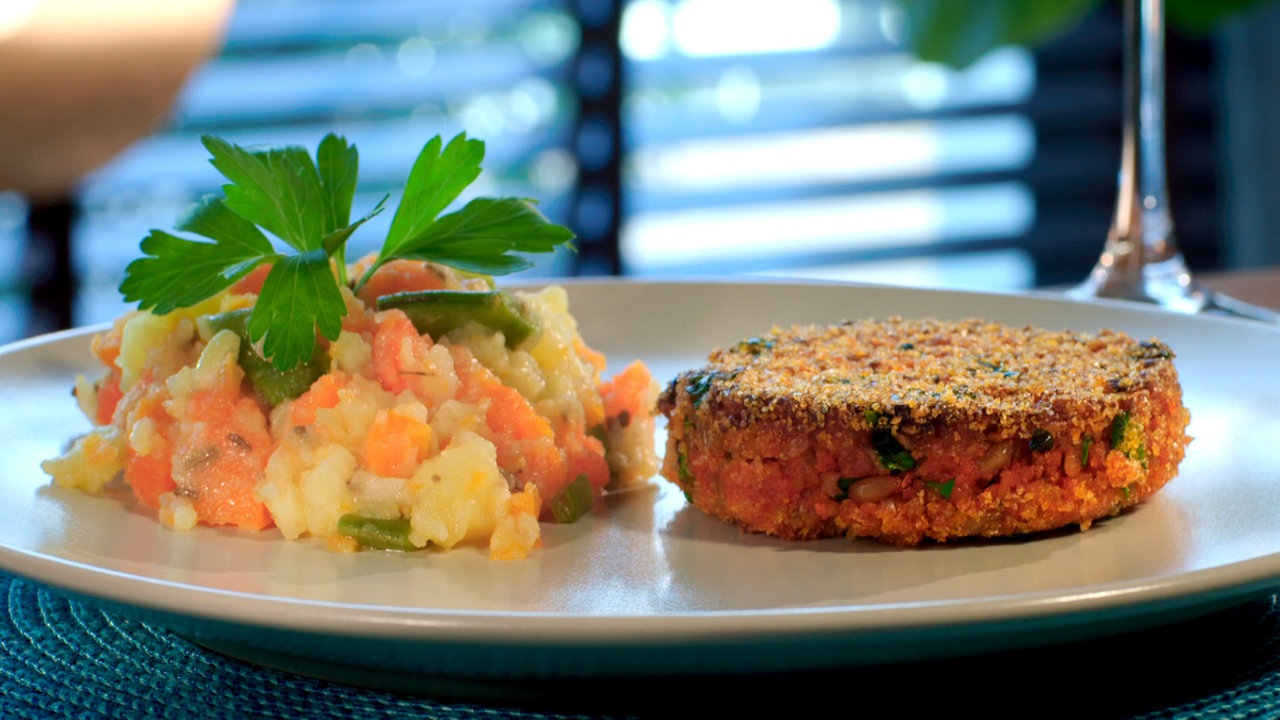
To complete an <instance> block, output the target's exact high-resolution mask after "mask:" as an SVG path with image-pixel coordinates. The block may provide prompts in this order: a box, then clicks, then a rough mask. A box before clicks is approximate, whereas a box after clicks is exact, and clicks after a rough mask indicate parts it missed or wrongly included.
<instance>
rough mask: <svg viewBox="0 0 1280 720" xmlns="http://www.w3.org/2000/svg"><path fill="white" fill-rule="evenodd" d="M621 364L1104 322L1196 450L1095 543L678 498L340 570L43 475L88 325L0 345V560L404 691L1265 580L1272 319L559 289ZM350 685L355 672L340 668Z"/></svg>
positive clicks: (1010, 619) (977, 298)
mask: <svg viewBox="0 0 1280 720" xmlns="http://www.w3.org/2000/svg"><path fill="white" fill-rule="evenodd" d="M569 290H570V297H571V307H572V310H573V311H574V313H575V314H576V315H577V317H578V318H579V321H580V325H581V330H582V333H583V335H584V336H585V337H586V338H587V340H588V342H589V343H590V344H592V345H593V346H595V347H596V348H598V349H600V350H602V351H604V352H606V353H607V354H608V356H609V359H610V366H611V368H613V369H618V368H621V367H623V366H624V365H625V364H626V363H627V362H629V361H630V360H632V359H634V358H643V359H644V360H646V361H647V362H648V363H649V364H650V367H651V368H652V369H653V370H654V372H655V374H656V375H657V376H658V377H659V378H660V379H662V380H666V379H667V378H669V377H671V376H672V375H674V373H675V372H677V371H678V370H680V369H683V368H687V367H692V366H695V365H698V364H701V362H702V360H703V358H705V356H706V354H707V352H708V351H710V350H711V349H712V348H713V347H715V346H717V345H722V344H727V343H731V342H733V341H735V340H738V339H740V338H743V337H747V336H751V335H755V334H758V333H760V332H763V331H765V330H768V329H769V328H770V327H771V326H772V325H774V324H784V323H791V322H821V323H825V322H835V321H838V320H842V319H845V318H854V317H865V316H881V317H883V316H888V315H903V316H926V315H928V316H935V317H944V318H959V317H966V316H981V317H987V318H991V319H996V320H1001V321H1004V322H1009V323H1018V324H1022V323H1033V324H1036V325H1040V326H1043V327H1049V328H1073V329H1079V330H1090V331H1093V330H1097V329H1099V328H1102V327H1111V328H1115V329H1118V330H1123V331H1127V332H1129V333H1131V334H1134V335H1137V336H1141V337H1143V338H1146V337H1150V336H1158V337H1159V338H1160V339H1162V340H1164V341H1166V342H1167V343H1169V344H1170V345H1171V346H1172V347H1173V348H1174V350H1175V351H1176V352H1177V354H1178V357H1177V361H1176V362H1177V365H1178V368H1179V371H1180V373H1181V376H1182V380H1183V386H1184V390H1185V401H1186V404H1187V405H1188V407H1190V408H1191V411H1192V418H1193V419H1192V426H1191V430H1190V433H1191V434H1192V435H1193V436H1194V437H1195V440H1194V442H1193V443H1192V444H1191V446H1190V449H1189V452H1188V454H1187V458H1186V461H1185V462H1184V464H1183V466H1182V471H1181V474H1180V476H1179V477H1178V478H1177V479H1175V480H1174V481H1173V482H1172V483H1171V484H1170V485H1169V486H1168V487H1167V488H1166V489H1165V490H1164V491H1163V492H1162V493H1161V494H1160V495H1158V496H1157V497H1156V498H1155V499H1154V500H1152V501H1151V502H1149V503H1146V504H1144V505H1143V506H1141V507H1139V508H1137V509H1136V510H1135V511H1133V512H1129V513H1126V514H1124V515H1122V516H1120V517H1117V518H1113V519H1110V520H1107V521H1104V522H1100V523H1098V524H1096V525H1095V527H1094V528H1093V529H1092V530H1089V531H1088V532H1084V533H1080V532H1063V533H1057V534H1052V535H1049V536H1044V537H1039V538H1035V539H1023V540H1016V541H1008V542H991V543H956V544H952V545H945V546H937V547H926V548H920V549H902V548H897V547H887V546H883V545H879V544H876V543H873V542H846V541H842V540H833V541H822V542H810V543H788V542H781V541H777V540H773V539H769V538H764V537H759V536H750V535H744V534H742V533H740V532H739V531H738V530H737V529H735V528H733V527H731V526H728V525H725V524H722V523H720V522H719V521H716V520H713V519H711V518H708V517H706V516H703V515H702V514H700V513H699V512H697V511H695V510H692V509H691V508H688V507H686V505H685V503H684V499H683V497H682V496H681V494H680V493H679V491H677V490H675V489H674V488H673V487H672V486H670V485H668V484H666V483H665V482H662V481H655V484H654V485H653V486H652V487H651V488H647V489H643V490H640V491H634V492H628V493H624V494H621V495H618V496H615V497H613V498H611V499H610V501H609V502H608V506H609V507H608V511H607V513H601V512H597V513H596V514H595V515H592V516H590V517H587V518H584V519H583V520H582V521H580V522H578V523H577V524H574V525H571V526H551V527H547V528H546V532H545V536H544V545H543V547H542V548H541V549H540V550H538V551H537V552H536V553H535V554H534V555H533V557H531V558H530V559H528V560H526V561H520V562H507V563H500V562H490V561H489V560H487V559H486V558H485V556H484V553H483V551H481V550H478V549H463V550H457V551H454V552H450V553H444V554H439V553H431V552H426V553H416V554H407V555H397V554H380V553H376V552H365V553H359V554H356V555H336V554H331V553H329V552H327V551H326V550H324V549H323V547H322V546H321V545H320V544H319V543H311V542H284V541H283V540H281V539H280V537H279V536H278V535H277V534H276V533H274V532H265V533H260V534H241V533H237V532H231V531H226V530H214V529H199V530H196V531H194V532H189V533H183V532H174V531H170V530H167V529H165V528H163V527H162V526H160V524H159V523H158V522H157V521H156V520H155V518H154V517H153V516H152V515H151V514H150V513H148V512H144V511H140V510H137V509H133V508H132V506H131V505H130V504H128V503H126V502H122V501H121V499H120V498H111V497H94V496H88V495H84V494H80V493H76V492H70V491H62V490H60V489H56V488H52V487H49V486H48V483H47V478H46V477H45V476H44V475H43V474H42V473H41V471H40V470H39V467H38V463H39V462H40V460H42V459H43V458H45V457H48V456H50V455H53V454H55V453H56V452H57V451H58V450H59V448H60V446H62V445H63V444H64V443H65V442H66V441H68V440H69V439H70V438H72V437H73V436H74V435H76V434H77V433H80V432H82V431H84V430H85V429H87V427H88V425H87V422H86V421H85V420H84V419H83V418H82V417H81V416H80V415H79V413H78V411H77V410H76V408H75V407H74V404H73V401H72V398H71V395H70V388H71V382H72V378H73V377H74V375H75V374H76V373H77V372H85V371H90V372H92V371H93V370H92V368H93V364H92V361H91V360H90V358H89V354H88V344H89V335H88V334H87V333H85V332H72V333H66V334H61V335H56V336H51V337H48V338H44V339H37V340H34V341H28V342H23V343H19V344H17V345H13V346H10V347H9V348H7V349H6V350H5V351H4V352H3V354H0V408H2V410H3V411H2V412H0V436H2V437H4V438H5V446H6V451H5V452H4V454H3V456H2V457H0V469H2V471H3V477H4V480H5V481H4V483H3V484H2V485H0V507H2V508H3V513H4V518H5V519H4V522H2V523H0V567H2V568H4V569H6V570H9V571H11V572H14V573H17V574H19V575H24V576H27V577H30V578H34V579H36V580H39V581H42V582H45V583H48V584H51V585H54V586H58V587H61V588H64V589H67V590H70V591H72V592H74V593H76V594H78V595H80V596H83V597H86V598H88V599H90V600H91V601H94V602H98V603H102V604H104V605H106V606H108V607H110V608H112V609H115V610H120V611H124V612H127V613H130V614H132V615H135V616H138V617H142V618H145V619H148V620H151V621H155V622H159V623H162V624H165V625H167V626H169V627H172V628H175V629H176V630H178V631H179V632H182V633H184V634H187V635H189V636H192V637H194V638H196V639H198V640H199V641H201V642H204V643H206V644H209V645H212V646H214V647H217V648H221V649H224V650H227V651H230V652H232V653H235V654H240V655H243V656H247V657H250V658H252V659H256V660H259V661H265V662H271V663H275V664H283V665H286V666H291V667H298V668H302V669H304V670H309V671H313V672H321V673H322V674H323V673H324V672H325V668H328V669H329V670H333V669H335V668H337V669H338V672H339V674H341V675H342V676H343V677H346V678H348V679H355V680H357V681H370V682H379V683H381V684H386V682H387V680H388V679H389V678H400V679H401V680H407V681H408V682H409V683H410V684H412V682H413V679H414V678H423V677H427V676H435V677H442V676H443V677H454V678H471V679H479V680H493V679H507V680H515V679H521V678H530V679H537V678H560V679H564V678H570V677H574V676H579V675H586V676H623V675H630V674H638V673H640V674H673V673H677V674H699V673H725V672H739V671H740V672H757V671H770V670H783V669H804V668H810V667H824V666H835V665H850V664H860V663H877V662H885V661H897V660H911V659H923V658H936V657H941V656H947V655H956V654H963V653H971V652H976V651H979V650H991V649H998V648H1006V647H1014V646H1023V645H1029V644H1042V643H1051V642H1055V641H1059V640H1063V639H1067V638H1081V637H1087V636H1097V635H1101V634H1106V633H1111V632H1115V631H1119V630H1121V629H1132V628H1134V627H1138V626H1148V625H1154V624H1157V623H1162V622H1167V621H1169V620H1172V619H1176V618H1181V617H1187V616H1191V615H1194V614H1197V613H1203V612H1207V611H1209V610H1213V609H1216V608H1218V607H1221V606H1223V605H1225V604H1228V603H1233V602H1239V601H1242V600H1246V599H1249V598H1252V597H1254V596H1257V595H1259V594H1261V593H1263V592H1266V591H1268V590H1269V589H1271V588H1273V587H1275V586H1278V585H1280V554H1277V550H1280V450H1277V448H1278V447H1280V330H1277V329H1276V328H1270V327H1264V326H1262V325H1259V324H1252V323H1247V322H1242V321H1233V320H1227V319H1215V318H1206V317H1184V316H1177V315H1168V314H1165V313H1162V312H1159V311H1156V310H1151V309H1148V308H1145V307H1132V306H1127V305H1120V304H1110V305H1104V304H1077V303H1069V302H1064V301H1059V300H1053V299H1047V298H1037V297H1025V296H1001V295H985V294H971V293H956V292H928V291H919V290H906V289H889V288H876V287H861V286H847V285H811V284H809V285H799V284H787V283H755V284H750V283H729V282H724V283H672V284H660V283H625V282H601V283H571V284H569ZM352 673H354V674H352Z"/></svg>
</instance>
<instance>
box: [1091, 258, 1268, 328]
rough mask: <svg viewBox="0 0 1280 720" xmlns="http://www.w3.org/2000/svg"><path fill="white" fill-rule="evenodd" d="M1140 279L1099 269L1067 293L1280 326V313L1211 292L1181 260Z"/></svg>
mask: <svg viewBox="0 0 1280 720" xmlns="http://www.w3.org/2000/svg"><path fill="white" fill-rule="evenodd" d="M1144 270H1145V272H1143V274H1142V277H1141V278H1137V279H1136V281H1135V279H1134V278H1125V277H1120V276H1119V274H1117V273H1114V272H1111V269H1110V268H1106V267H1102V266H1099V267H1097V268H1094V271H1093V273H1091V274H1090V275H1089V277H1088V278H1087V279H1086V280H1085V281H1084V282H1083V283H1080V284H1079V285H1077V286H1075V287H1073V288H1071V289H1070V290H1067V292H1066V295H1067V297H1069V298H1072V299H1075V300H1096V299H1099V298H1106V299H1112V300H1128V301H1130V302H1141V303H1147V304H1151V305H1158V306H1160V307H1162V308H1164V309H1166V310H1169V311H1171V312H1178V313H1184V314H1187V315H1194V314H1196V313H1207V314H1214V315H1228V316H1232V317H1239V318H1246V319H1249V320H1259V321H1262V322H1269V323H1276V324H1280V312H1278V311H1276V310H1272V309H1270V308H1266V307H1262V306H1260V305H1254V304H1252V303H1247V302H1245V301H1243V300H1237V299H1236V298H1233V297H1231V296H1230V295H1225V294H1223V293H1220V292H1216V291H1213V290H1209V289H1208V288H1205V287H1203V286H1202V285H1200V284H1199V283H1197V282H1195V281H1194V280H1192V278H1191V273H1190V272H1188V271H1187V269H1186V266H1185V265H1184V264H1183V263H1182V259H1181V258H1180V257H1179V258H1174V259H1173V260H1172V261H1166V263H1152V264H1150V265H1147V266H1146V267H1145V268H1144Z"/></svg>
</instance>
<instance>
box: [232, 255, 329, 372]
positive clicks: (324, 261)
mask: <svg viewBox="0 0 1280 720" xmlns="http://www.w3.org/2000/svg"><path fill="white" fill-rule="evenodd" d="M346 312H347V306H346V303H345V302H343V300H342V292H341V291H340V290H339V289H338V285H337V283H336V282H335V281H334V277H333V270H332V269H331V268H330V266H329V256H328V255H327V254H326V253H325V251H324V250H320V249H316V250H308V251H307V252H304V253H301V254H298V255H290V256H288V257H285V258H281V259H280V260H279V261H277V262H276V264H275V265H273V266H272V268H271V272H270V273H268V274H267V279H266V281H265V282H264V283H263V284H262V292H261V293H260V294H259V295H258V302H256V303H255V304H254V306H253V312H252V314H250V315H249V337H250V338H251V339H253V341H254V342H255V343H256V342H259V341H261V343H262V356H263V357H264V358H266V359H268V360H270V361H271V364H272V365H274V366H275V367H276V369H278V370H288V369H289V368H292V367H294V366H295V365H297V364H298V363H300V362H302V361H304V360H307V359H308V358H310V357H311V353H312V352H313V351H314V350H315V347H316V330H317V329H319V331H320V334H321V335H323V336H324V337H325V338H327V339H329V340H335V339H337V337H338V333H339V332H341V330H342V316H343V315H345V314H346Z"/></svg>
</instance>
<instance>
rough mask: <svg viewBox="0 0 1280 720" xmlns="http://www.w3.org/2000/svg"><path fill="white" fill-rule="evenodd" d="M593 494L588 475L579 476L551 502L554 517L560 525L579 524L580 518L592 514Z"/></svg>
mask: <svg viewBox="0 0 1280 720" xmlns="http://www.w3.org/2000/svg"><path fill="white" fill-rule="evenodd" d="M592 494H593V493H592V492H591V482H590V481H589V480H587V474H586V473H583V474H581V475H579V476H578V477H577V478H575V479H574V481H573V482H571V483H569V486H568V487H566V488H565V489H564V490H562V491H561V492H560V494H559V495H557V496H556V497H555V499H553V500H552V501H551V515H552V517H554V518H555V519H556V522H558V523H566V524H567V523H571V522H577V520H578V518H580V517H582V516H583V515H586V514H587V513H589V512H591V501H592Z"/></svg>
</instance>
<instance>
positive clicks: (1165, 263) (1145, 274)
mask: <svg viewBox="0 0 1280 720" xmlns="http://www.w3.org/2000/svg"><path fill="white" fill-rule="evenodd" d="M1164 52H1165V48H1164V0H1125V3H1124V113H1123V122H1124V126H1123V133H1124V135H1123V142H1122V145H1121V157H1120V179H1119V192H1118V197H1117V200H1116V208H1115V216H1114V217H1113V218H1112V221H1111V229H1110V231H1109V232H1108V233H1107V242H1106V245H1105V246H1104V247H1103V250H1102V256H1101V257H1100V258H1099V259H1098V263H1097V265H1095V266H1094V268H1093V272H1091V273H1090V274H1089V277H1088V278H1087V279H1086V280H1085V281H1084V282H1083V283H1081V284H1080V285H1078V286H1076V287H1075V288H1072V289H1071V290H1069V291H1068V292H1067V294H1068V295H1069V296H1071V297H1075V298H1080V299H1091V298H1100V297H1101V298H1118V299H1123V300H1134V301H1139V302H1148V303H1155V304H1157V305H1160V306H1161V307H1164V308H1167V309H1169V310H1172V311H1176V312H1184V313H1200V312H1212V313H1219V314H1227V315H1235V316H1239V317H1246V318H1251V319H1256V320H1264V321H1268V322H1276V323H1280V312H1276V311H1274V310H1270V309H1268V308H1264V307H1259V306H1257V305H1252V304H1249V303H1246V302H1244V301H1242V300H1237V299H1235V298H1233V297H1230V296H1227V295H1224V294H1222V293H1219V292H1214V291H1212V290H1209V289H1207V288H1204V287H1202V286H1201V285H1200V284H1199V283H1197V282H1196V281H1195V280H1194V279H1193V278H1192V276H1191V271H1190V270H1189V269H1188V268H1187V264H1186V261H1185V260H1184V259H1183V257H1182V252H1181V251H1180V250H1179V249H1178V243H1177V240H1176V238H1175V236H1174V229H1173V218H1172V216H1171V215H1170V213H1169V189H1168V183H1167V181H1166V177H1165V139H1164V91H1165V72H1164Z"/></svg>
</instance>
